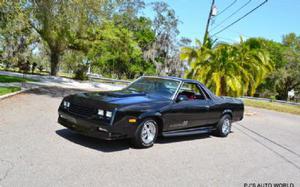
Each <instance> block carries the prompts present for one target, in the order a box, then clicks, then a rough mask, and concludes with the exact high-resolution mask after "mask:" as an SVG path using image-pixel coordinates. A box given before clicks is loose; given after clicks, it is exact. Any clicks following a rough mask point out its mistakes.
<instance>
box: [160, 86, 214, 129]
mask: <svg viewBox="0 0 300 187" xmlns="http://www.w3.org/2000/svg"><path fill="white" fill-rule="evenodd" d="M181 94H185V95H186V96H187V98H188V99H187V100H182V101H179V100H175V101H174V103H173V104H171V106H170V107H169V109H168V111H166V112H165V113H164V114H163V118H164V121H165V123H166V125H167V129H168V130H176V129H184V128H191V127H198V126H203V125H205V124H207V123H208V118H207V115H208V112H209V108H210V105H211V102H210V100H209V99H207V98H206V96H205V94H203V92H202V91H201V89H200V88H199V87H198V85H197V84H196V83H188V82H187V83H184V84H183V85H182V86H181V88H180V89H179V94H178V97H179V96H180V95H181Z"/></svg>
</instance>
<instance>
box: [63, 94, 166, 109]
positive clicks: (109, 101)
mask: <svg viewBox="0 0 300 187" xmlns="http://www.w3.org/2000/svg"><path fill="white" fill-rule="evenodd" d="M66 99H67V100H69V101H70V102H71V103H72V104H76V105H80V106H89V107H101V108H103V109H112V108H116V107H119V106H128V105H133V104H139V103H153V102H159V101H163V100H167V99H163V98H154V97H150V96H148V95H147V94H145V93H132V92H126V91H123V90H120V91H107V92H90V93H79V94H75V95H71V96H69V97H67V98H66Z"/></svg>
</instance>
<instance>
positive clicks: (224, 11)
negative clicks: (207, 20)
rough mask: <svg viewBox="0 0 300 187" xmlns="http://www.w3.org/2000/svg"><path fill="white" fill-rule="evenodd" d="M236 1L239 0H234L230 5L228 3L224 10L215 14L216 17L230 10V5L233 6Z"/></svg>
mask: <svg viewBox="0 0 300 187" xmlns="http://www.w3.org/2000/svg"><path fill="white" fill-rule="evenodd" d="M236 2H237V0H234V1H233V2H232V3H230V5H228V6H227V7H226V8H224V10H222V11H221V12H220V13H219V14H217V15H215V16H214V18H216V17H217V16H219V15H221V14H222V13H224V12H225V11H226V10H228V9H229V8H230V7H232V6H233V5H234V4H235V3H236Z"/></svg>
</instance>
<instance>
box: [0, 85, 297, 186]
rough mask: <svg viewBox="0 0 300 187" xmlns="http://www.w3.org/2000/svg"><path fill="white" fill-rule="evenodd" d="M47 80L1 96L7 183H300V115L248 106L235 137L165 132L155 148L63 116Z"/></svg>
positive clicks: (0, 182)
mask: <svg viewBox="0 0 300 187" xmlns="http://www.w3.org/2000/svg"><path fill="white" fill-rule="evenodd" d="M78 91H79V90H66V89H62V88H40V89H37V90H33V91H29V92H27V93H23V94H20V95H16V96H14V97H11V98H8V99H5V100H2V101H0V186H104V185H105V186H171V185H176V186H204V185H205V186H207V185H209V186H229V185H230V186H244V183H256V184H257V183H293V184H294V186H298V185H300V116H296V115H290V114H284V113H278V112H272V111H268V110H262V109H256V108H247V113H249V114H251V115H246V116H245V119H244V120H243V121H242V122H239V123H235V124H234V126H233V129H232V131H233V132H232V133H231V134H230V135H229V137H228V138H218V137H215V136H210V135H197V136H189V137H177V138H167V139H159V140H158V142H157V143H156V144H155V145H154V147H152V148H150V149H133V148H131V147H129V144H128V141H124V140H122V141H102V140H97V139H93V138H87V137H83V136H81V135H77V134H73V133H71V132H70V131H69V130H67V129H65V128H64V127H62V126H60V125H58V124H57V122H56V120H57V108H58V105H59V103H60V101H61V99H62V96H63V95H66V94H70V93H74V92H78Z"/></svg>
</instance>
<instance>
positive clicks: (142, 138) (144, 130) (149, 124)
mask: <svg viewBox="0 0 300 187" xmlns="http://www.w3.org/2000/svg"><path fill="white" fill-rule="evenodd" d="M157 134H158V126H157V123H156V121H155V120H153V119H145V120H144V121H143V122H142V123H141V124H140V125H139V127H138V128H137V130H136V132H135V136H134V138H133V139H132V143H133V145H134V146H135V147H138V148H147V147H151V146H153V144H154V142H155V140H156V138H157Z"/></svg>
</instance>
